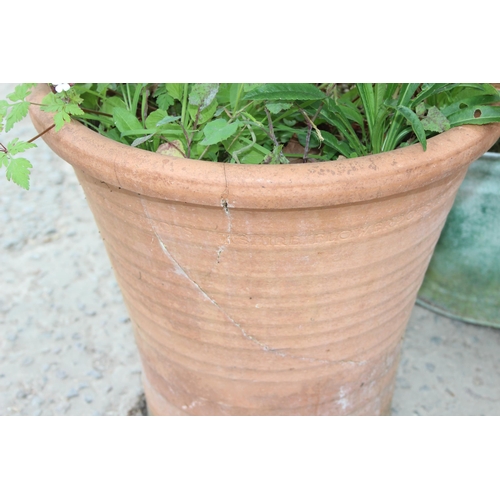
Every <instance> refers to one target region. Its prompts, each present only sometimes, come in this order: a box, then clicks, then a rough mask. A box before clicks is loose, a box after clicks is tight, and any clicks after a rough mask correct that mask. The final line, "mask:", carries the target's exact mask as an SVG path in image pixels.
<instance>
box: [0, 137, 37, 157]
mask: <svg viewBox="0 0 500 500" xmlns="http://www.w3.org/2000/svg"><path fill="white" fill-rule="evenodd" d="M6 147H7V151H8V153H9V155H12V156H13V155H17V154H18V153H23V152H24V151H26V150H28V149H32V148H36V144H34V143H32V142H25V141H20V140H19V139H17V138H16V139H13V140H12V141H10V142H9V143H8V144H7V146H6Z"/></svg>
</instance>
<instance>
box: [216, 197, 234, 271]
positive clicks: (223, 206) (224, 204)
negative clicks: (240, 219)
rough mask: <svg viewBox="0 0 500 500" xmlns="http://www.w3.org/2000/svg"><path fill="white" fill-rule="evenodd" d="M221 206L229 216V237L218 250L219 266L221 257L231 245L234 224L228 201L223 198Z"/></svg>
mask: <svg viewBox="0 0 500 500" xmlns="http://www.w3.org/2000/svg"><path fill="white" fill-rule="evenodd" d="M220 204H221V207H222V208H223V210H224V213H225V214H226V215H227V236H226V241H225V242H224V244H223V245H221V246H220V247H219V248H218V249H217V264H218V263H219V261H220V256H221V254H222V252H223V251H224V250H225V249H226V247H227V245H229V244H230V243H231V224H232V220H231V213H230V212H229V206H228V202H227V200H226V199H225V198H221V200H220Z"/></svg>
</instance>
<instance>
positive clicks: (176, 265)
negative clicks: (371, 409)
mask: <svg viewBox="0 0 500 500" xmlns="http://www.w3.org/2000/svg"><path fill="white" fill-rule="evenodd" d="M141 204H142V206H143V208H144V212H145V214H146V217H147V219H148V220H149V223H150V226H151V230H152V231H153V233H154V235H155V236H156V239H157V240H158V244H159V245H160V247H161V249H162V251H163V253H164V254H165V255H166V256H167V257H168V258H169V260H170V261H171V262H172V263H173V264H174V268H175V272H176V273H177V274H179V275H181V276H183V277H185V278H186V279H187V280H188V281H189V282H190V283H192V284H193V285H194V286H195V287H196V288H197V290H198V291H199V292H200V293H201V294H202V295H203V297H205V298H206V299H207V300H209V301H210V302H211V303H212V304H213V305H214V306H215V307H217V309H219V311H221V312H222V314H223V315H224V316H225V317H226V318H227V319H228V320H229V321H230V322H231V323H232V324H233V325H234V326H236V327H237V328H238V329H239V330H240V332H241V333H242V334H243V336H244V337H245V338H246V339H248V340H250V341H252V342H253V343H254V344H257V345H258V346H259V347H261V348H262V349H263V350H264V351H267V352H271V353H273V354H276V355H277V356H280V357H282V358H292V359H297V360H299V361H307V362H312V363H320V364H339V363H340V364H354V365H357V364H358V363H356V362H355V361H347V360H346V361H344V360H341V361H330V360H327V359H315V358H306V357H302V356H293V355H291V354H287V353H286V352H283V351H279V350H277V349H275V348H272V347H270V346H268V345H266V344H264V343H263V342H260V341H259V340H258V339H256V338H255V337H253V336H252V335H250V334H249V333H247V332H246V331H245V330H244V329H243V327H242V326H241V325H240V324H239V323H237V322H236V321H235V320H234V319H233V318H231V316H229V314H228V313H227V312H226V311H225V310H224V309H223V308H222V307H221V306H220V305H219V304H218V303H217V302H216V301H215V300H214V299H212V298H211V297H210V296H209V295H208V294H207V293H206V292H205V291H204V290H203V289H202V288H201V287H200V285H198V283H196V281H194V280H192V279H191V278H190V277H189V276H188V274H187V273H186V271H185V270H184V269H183V268H182V266H181V265H180V264H179V263H178V262H177V260H175V259H174V257H173V256H172V254H171V253H170V252H169V250H168V249H167V247H166V246H165V244H164V243H163V241H162V240H161V238H160V235H159V234H158V233H157V232H156V229H155V227H154V221H153V219H152V218H151V216H150V214H149V211H148V209H147V207H146V205H145V201H144V200H143V199H141Z"/></svg>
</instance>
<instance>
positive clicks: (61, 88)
mask: <svg viewBox="0 0 500 500" xmlns="http://www.w3.org/2000/svg"><path fill="white" fill-rule="evenodd" d="M52 85H54V86H55V88H56V92H57V93H59V92H64V91H66V90H69V89H70V84H69V83H53V84H52Z"/></svg>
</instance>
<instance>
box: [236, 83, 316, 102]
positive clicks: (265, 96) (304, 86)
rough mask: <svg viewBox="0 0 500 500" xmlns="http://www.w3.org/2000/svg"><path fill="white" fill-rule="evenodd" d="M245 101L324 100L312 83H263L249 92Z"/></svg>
mask: <svg viewBox="0 0 500 500" xmlns="http://www.w3.org/2000/svg"><path fill="white" fill-rule="evenodd" d="M245 99H249V100H254V101H264V100H266V101H282V100H283V101H311V100H314V101H315V100H320V99H326V94H324V93H323V92H322V91H321V90H320V89H319V88H318V87H316V86H315V85H313V84H312V83H265V84H263V85H260V86H259V87H257V88H255V89H253V90H251V91H250V92H248V93H247V94H246V95H245Z"/></svg>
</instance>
